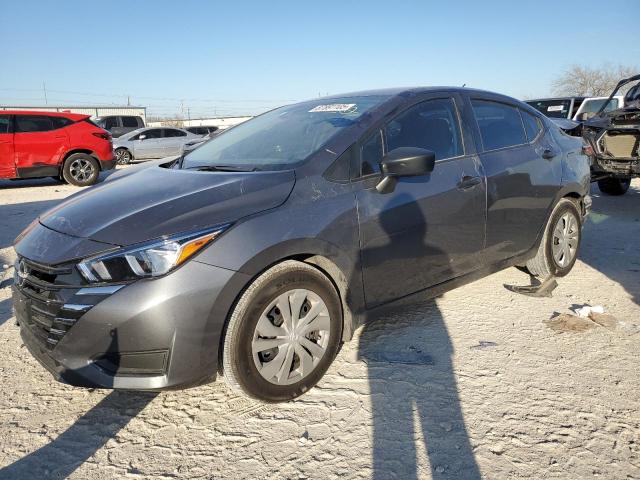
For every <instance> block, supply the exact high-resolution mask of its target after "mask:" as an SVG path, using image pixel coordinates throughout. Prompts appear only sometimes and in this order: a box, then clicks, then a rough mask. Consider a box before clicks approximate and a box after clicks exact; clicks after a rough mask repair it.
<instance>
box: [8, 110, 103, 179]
mask: <svg viewBox="0 0 640 480" xmlns="http://www.w3.org/2000/svg"><path fill="white" fill-rule="evenodd" d="M114 166H115V160H114V158H113V143H112V139H111V134H110V133H109V132H107V131H106V130H103V129H102V128H100V127H98V126H97V125H95V124H94V123H93V122H91V120H89V115H82V114H78V113H58V112H31V111H15V110H4V111H0V178H11V179H17V178H37V177H56V178H59V179H61V180H64V181H66V182H68V183H70V184H72V185H77V186H79V187H85V186H87V185H93V184H94V183H96V181H97V180H98V175H99V173H100V171H101V170H110V169H112V168H113V167H114Z"/></svg>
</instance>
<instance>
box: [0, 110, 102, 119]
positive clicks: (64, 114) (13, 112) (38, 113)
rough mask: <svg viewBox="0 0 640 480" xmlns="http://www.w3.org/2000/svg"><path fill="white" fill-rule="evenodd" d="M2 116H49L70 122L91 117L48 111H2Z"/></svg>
mask: <svg viewBox="0 0 640 480" xmlns="http://www.w3.org/2000/svg"><path fill="white" fill-rule="evenodd" d="M0 115H47V116H50V117H63V118H68V119H69V120H84V119H86V118H89V117H90V116H91V115H86V114H84V113H71V112H48V111H46V110H0Z"/></svg>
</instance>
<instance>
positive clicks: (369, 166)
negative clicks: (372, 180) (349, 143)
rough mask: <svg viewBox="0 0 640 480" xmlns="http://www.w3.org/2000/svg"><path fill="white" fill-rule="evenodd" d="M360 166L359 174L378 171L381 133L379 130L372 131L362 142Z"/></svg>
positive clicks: (380, 158)
mask: <svg viewBox="0 0 640 480" xmlns="http://www.w3.org/2000/svg"><path fill="white" fill-rule="evenodd" d="M361 155H362V156H361V158H362V166H361V168H360V174H361V175H363V176H364V175H371V174H372V173H378V172H379V171H380V161H381V160H382V155H383V153H382V135H381V133H380V131H377V132H376V133H374V134H373V135H372V136H371V137H370V138H369V139H368V140H366V141H365V142H364V143H363V144H362V150H361Z"/></svg>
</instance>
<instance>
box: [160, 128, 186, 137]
mask: <svg viewBox="0 0 640 480" xmlns="http://www.w3.org/2000/svg"><path fill="white" fill-rule="evenodd" d="M162 136H163V137H165V138H166V137H186V136H187V133H186V132H183V131H182V130H176V129H175V128H165V129H164V134H163V135H162Z"/></svg>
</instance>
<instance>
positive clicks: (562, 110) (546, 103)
mask: <svg viewBox="0 0 640 480" xmlns="http://www.w3.org/2000/svg"><path fill="white" fill-rule="evenodd" d="M584 99H585V97H555V98H537V99H533V100H526V103H527V104H529V105H531V106H532V107H533V108H535V109H536V110H538V111H539V112H541V113H543V114H544V115H546V116H547V117H549V118H568V119H570V120H571V119H573V118H574V117H575V115H576V113H578V110H579V109H580V106H581V105H582V102H583V101H584Z"/></svg>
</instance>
